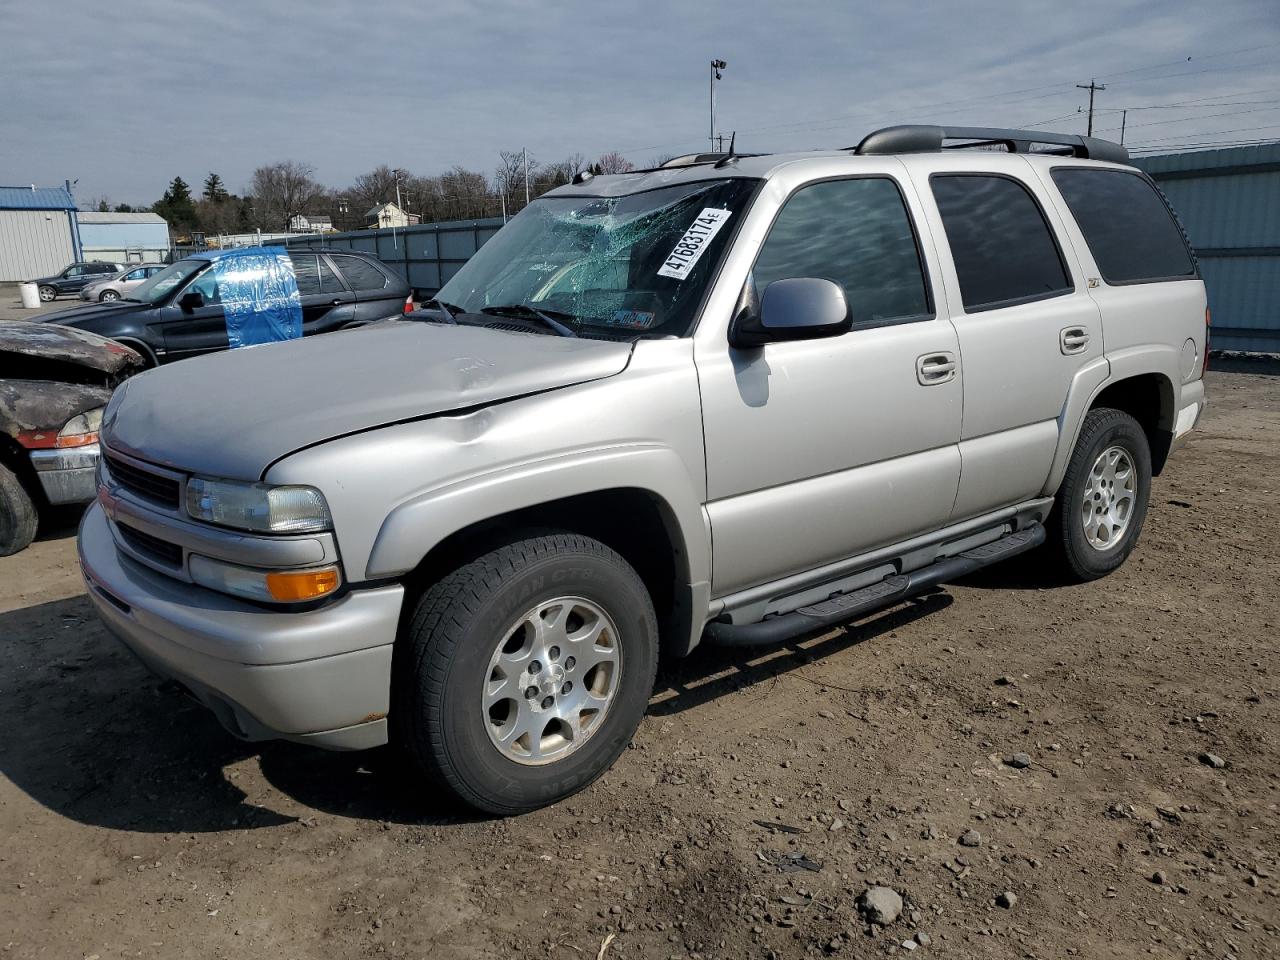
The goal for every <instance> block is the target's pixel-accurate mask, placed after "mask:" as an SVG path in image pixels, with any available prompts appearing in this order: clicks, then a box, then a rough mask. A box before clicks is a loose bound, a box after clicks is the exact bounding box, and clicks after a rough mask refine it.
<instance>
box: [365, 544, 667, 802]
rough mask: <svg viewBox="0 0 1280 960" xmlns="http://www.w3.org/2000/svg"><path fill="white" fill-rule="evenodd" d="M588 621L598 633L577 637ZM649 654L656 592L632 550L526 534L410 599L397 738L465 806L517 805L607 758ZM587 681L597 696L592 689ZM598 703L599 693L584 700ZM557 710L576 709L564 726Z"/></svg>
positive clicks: (631, 717)
mask: <svg viewBox="0 0 1280 960" xmlns="http://www.w3.org/2000/svg"><path fill="white" fill-rule="evenodd" d="M566 598H569V599H567V600H566ZM562 601H563V602H562ZM565 607H568V608H570V609H569V610H567V611H566V610H565V609H564V608H565ZM544 610H545V612H546V616H545V617H541V616H539V612H540V611H544ZM597 614H602V615H603V616H598V615H597ZM533 616H538V617H539V620H540V622H541V623H542V624H544V625H545V626H544V628H543V633H542V635H541V636H542V638H543V639H540V638H539V636H538V635H535V633H534V629H535V628H534V627H533V626H532V621H531V618H532V617H533ZM562 620H563V621H564V622H566V624H567V629H566V630H565V632H559V633H557V629H556V626H555V624H556V623H557V622H558V621H562ZM596 629H599V631H600V632H599V638H600V639H599V641H598V642H597V641H591V640H586V639H583V637H586V636H588V635H589V634H591V632H592V631H594V630H596ZM575 633H576V635H577V639H575V638H574V637H575ZM557 635H558V636H559V637H560V638H561V639H560V641H559V643H556V637H557ZM561 645H563V649H561ZM504 651H505V652H504ZM575 652H576V653H578V654H579V655H581V657H582V660H583V664H586V663H587V662H588V661H589V660H593V659H595V658H597V657H603V658H606V659H607V658H608V657H609V656H612V657H613V662H612V664H611V665H610V664H609V663H607V662H601V663H600V664H599V665H598V666H596V665H592V666H584V665H583V664H578V663H577V661H576V658H575V657H574V656H573V654H574V653H575ZM522 658H523V659H522ZM657 661H658V627H657V619H656V617H655V616H654V611H653V604H652V602H651V601H650V599H649V594H648V592H647V591H646V590H645V586H644V583H643V582H642V581H641V580H640V577H639V576H638V575H637V574H636V572H635V570H633V569H632V568H631V566H630V564H628V563H627V562H626V560H624V559H623V558H622V557H621V556H619V555H618V554H617V553H615V552H614V551H613V550H611V549H609V548H608V547H606V546H605V545H604V544H602V543H600V542H599V541H596V540H592V539H589V538H587V537H583V536H579V535H577V534H571V533H549V534H546V535H533V534H530V535H529V536H527V537H526V538H523V539H519V540H515V541H513V542H511V543H508V544H506V545H504V546H501V547H498V548H497V549H494V550H492V551H490V552H488V553H486V554H484V555H483V556H481V557H479V558H477V559H475V560H473V561H471V562H470V563H467V564H465V565H464V566H462V567H459V568H458V569H456V570H454V571H453V572H452V573H450V574H448V575H447V576H445V577H444V578H443V579H442V580H440V581H438V582H437V583H435V584H434V585H432V586H431V587H430V588H429V589H428V590H427V591H426V592H425V593H424V594H423V596H422V597H421V599H420V600H419V601H418V603H417V606H416V608H415V610H414V613H413V616H412V618H411V620H410V621H409V623H408V624H407V626H406V627H405V629H404V630H403V632H402V635H401V637H400V639H399V641H398V645H397V650H396V656H395V663H394V665H393V670H392V673H393V680H392V706H391V717H390V719H391V723H392V728H393V739H394V740H395V741H396V742H397V743H398V744H399V745H400V746H402V747H403V748H404V749H405V750H406V751H407V753H408V754H409V756H410V757H411V758H412V759H413V761H414V762H415V763H416V764H417V766H418V767H419V768H420V769H421V770H422V771H423V772H424V773H425V774H427V775H428V776H429V777H431V778H432V779H434V780H436V781H438V782H440V783H442V784H443V785H444V786H446V787H447V788H448V789H449V790H450V792H452V793H453V794H454V795H455V796H456V797H458V798H459V799H461V800H462V801H463V802H465V803H467V804H469V805H470V806H472V807H475V808H476V809H478V810H481V811H484V812H486V813H491V814H497V815H500V816H508V815H512V814H519V813H526V812H528V811H531V810H536V809H538V808H539V807H544V806H547V805H548V804H552V803H555V802H557V801H559V800H562V799H564V798H565V797H568V796H570V795H572V794H574V793H577V792H578V791H579V790H582V789H584V788H585V787H587V786H588V785H589V784H591V783H592V782H593V781H594V780H596V778H598V777H599V776H600V775H601V774H603V773H604V772H605V771H606V770H608V769H609V767H611V766H612V765H613V763H614V761H615V760H617V758H618V756H619V755H620V754H621V753H622V751H623V750H624V749H625V748H626V747H627V744H628V743H630V742H631V738H632V736H633V735H634V734H635V731H636V728H637V727H638V726H639V724H640V720H641V719H642V718H643V716H644V712H645V707H646V705H647V703H648V700H649V695H650V693H651V692H652V690H653V682H654V675H655V673H656V670H657ZM533 666H539V667H540V672H539V673H538V674H537V675H536V676H535V675H533V674H530V673H528V672H527V671H528V670H529V669H531V668H532V667H533ZM557 667H559V669H560V671H561V672H560V673H559V675H558V676H557V675H556V673H555V671H556V668H557ZM503 676H505V679H506V683H501V682H500V678H501V677H503ZM575 680H576V682H577V686H574V681H575ZM534 684H536V686H535V685H534ZM570 687H572V689H571V690H568V692H566V689H567V688H570ZM495 689H496V690H497V691H498V693H496V694H492V696H494V697H497V698H499V699H495V700H493V701H492V703H491V702H490V700H489V699H488V698H489V697H490V695H491V691H494V690H495ZM531 690H534V691H537V692H536V696H533V697H530V696H529V695H528V693H529V691H531ZM589 690H590V691H592V692H593V693H595V694H596V695H598V696H604V697H605V700H603V701H602V700H588V691H589ZM506 693H512V694H513V696H512V697H511V698H509V699H501V698H502V696H503V695H504V694H506ZM582 703H588V704H589V705H588V706H587V707H581V706H580V705H581V704H582ZM599 703H607V705H606V706H603V707H602V708H601V709H599V710H597V711H596V712H595V713H592V712H591V706H590V704H599ZM548 704H550V706H548ZM547 710H550V712H546V711H547ZM559 715H568V716H573V717H576V718H577V722H575V725H574V727H575V732H574V735H573V736H569V735H568V732H569V727H567V726H566V725H565V724H564V723H562V722H560V721H559V720H557V719H556V718H557V716H559ZM526 720H527V722H526ZM579 726H580V727H581V730H580V731H579V730H577V729H576V728H577V727H579ZM528 728H532V729H533V730H534V731H537V730H541V731H542V732H541V734H539V735H538V739H537V740H536V741H534V740H533V739H532V737H531V736H529V735H528V734H526V735H524V736H520V735H518V734H517V731H519V730H521V729H528ZM491 731H492V732H491ZM504 731H505V732H506V735H507V736H508V738H509V739H508V740H507V742H506V745H505V746H502V745H499V743H498V742H497V739H495V738H499V737H501V736H503V735H504ZM513 734H516V735H515V736H513ZM535 748H536V749H537V750H538V751H540V753H539V755H537V756H535V755H534V752H533V751H534V749H535Z"/></svg>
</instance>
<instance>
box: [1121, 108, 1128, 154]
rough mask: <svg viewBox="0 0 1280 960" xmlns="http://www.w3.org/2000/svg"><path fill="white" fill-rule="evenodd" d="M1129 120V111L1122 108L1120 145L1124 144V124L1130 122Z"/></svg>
mask: <svg viewBox="0 0 1280 960" xmlns="http://www.w3.org/2000/svg"><path fill="white" fill-rule="evenodd" d="M1128 120H1129V111H1128V110H1121V111H1120V146H1122V147H1123V146H1124V125H1125V124H1126V123H1127V122H1128Z"/></svg>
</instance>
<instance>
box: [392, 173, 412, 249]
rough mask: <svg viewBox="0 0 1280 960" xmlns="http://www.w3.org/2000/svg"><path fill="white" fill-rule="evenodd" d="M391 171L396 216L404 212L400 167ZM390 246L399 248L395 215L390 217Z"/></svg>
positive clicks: (407, 219)
mask: <svg viewBox="0 0 1280 960" xmlns="http://www.w3.org/2000/svg"><path fill="white" fill-rule="evenodd" d="M391 172H392V173H394V174H395V177H396V216H400V215H401V214H403V213H404V207H402V206H400V168H399V167H396V168H395V169H394V170H392V171H391ZM408 222H409V218H408V217H405V223H406V224H407V223H408ZM391 246H393V247H395V248H396V249H397V250H399V249H400V241H399V240H397V239H396V221H395V217H392V219H391Z"/></svg>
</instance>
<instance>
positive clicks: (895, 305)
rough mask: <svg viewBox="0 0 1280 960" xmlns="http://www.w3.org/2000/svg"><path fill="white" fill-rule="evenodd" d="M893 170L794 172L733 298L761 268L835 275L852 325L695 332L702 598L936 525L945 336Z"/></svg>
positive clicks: (949, 398) (761, 284) (950, 351)
mask: <svg viewBox="0 0 1280 960" xmlns="http://www.w3.org/2000/svg"><path fill="white" fill-rule="evenodd" d="M860 160H861V158H860ZM838 169H845V170H847V169H849V167H848V166H845V167H842V168H838ZM856 169H857V170H858V171H867V170H869V169H875V167H874V166H873V165H872V164H870V163H868V162H865V161H863V162H859V163H858V164H857V166H856ZM901 172H902V167H901V165H900V164H897V163H896V162H895V161H892V160H887V161H886V162H885V166H884V172H883V173H877V174H873V175H859V176H845V177H841V178H833V179H828V180H824V181H821V182H814V183H808V184H797V185H796V186H795V188H794V190H793V192H791V193H790V195H789V196H788V197H787V198H786V199H785V201H784V202H783V203H782V206H781V209H780V210H779V211H778V214H777V217H776V220H774V221H773V223H772V226H771V227H770V228H769V230H768V234H767V237H766V239H765V241H764V244H763V246H762V247H761V248H760V253H759V256H758V257H757V258H756V260H755V262H754V264H753V265H752V267H751V272H750V275H749V277H748V279H747V284H748V288H747V289H746V290H745V291H744V300H747V301H750V300H751V299H752V298H754V299H755V302H757V303H758V299H759V296H760V294H761V293H762V292H763V290H764V288H765V287H766V286H768V284H769V283H771V282H773V281H775V280H780V279H784V278H788V277H821V278H824V279H828V280H831V281H834V282H835V283H838V284H840V285H841V287H843V289H844V291H845V295H846V297H847V299H848V302H849V306H850V312H851V313H852V316H853V320H854V325H853V329H852V330H851V331H849V332H848V333H845V334H844V335H842V336H839V337H834V338H829V339H822V340H810V341H803V342H792V343H772V344H768V345H766V346H764V347H761V348H753V349H735V348H733V347H730V346H729V344H728V343H727V342H726V340H725V339H724V334H723V333H719V332H718V333H717V334H716V335H714V336H708V335H703V331H702V330H699V335H698V336H697V337H696V338H695V339H696V342H695V359H696V362H697V367H698V379H699V384H700V389H701V394H702V407H703V421H704V432H705V443H706V455H707V501H708V503H707V514H708V520H709V523H710V526H711V536H712V544H713V549H714V574H713V585H712V593H713V595H714V596H716V597H724V596H726V595H728V594H731V593H734V592H736V591H738V590H742V589H745V588H748V587H751V586H754V585H757V584H761V583H764V582H767V581H771V580H776V579H779V578H781V577H784V576H787V575H790V574H797V573H803V572H804V571H807V570H812V569H814V568H816V567H819V566H821V565H823V564H826V563H830V562H832V561H836V560H839V559H842V558H845V557H849V556H852V555H855V554H857V553H860V552H863V551H866V550H869V549H872V548H874V547H877V546H880V545H885V544H889V543H893V542H896V541H900V540H904V539H907V538H909V537H911V536H913V535H916V534H921V533H925V532H928V531H931V530H935V529H937V528H939V527H941V526H942V525H943V524H944V523H945V522H946V520H947V518H948V516H949V515H950V513H951V508H952V504H953V502H954V500H955V495H956V487H957V483H958V481H959V477H960V455H959V452H958V451H957V447H956V443H957V441H958V440H959V437H960V418H961V402H960V401H961V371H960V363H959V361H960V356H959V345H958V342H957V338H956V333H955V330H954V329H953V328H952V326H951V323H950V322H949V320H948V319H947V317H946V311H945V309H943V308H941V307H940V306H939V305H938V298H937V297H936V296H935V293H934V291H933V289H932V285H931V283H930V279H929V274H930V273H931V272H933V271H932V270H926V268H925V265H926V264H927V263H930V262H931V261H932V258H933V252H932V249H931V248H930V247H928V245H922V244H921V243H920V239H919V236H918V234H917V231H916V230H915V229H914V225H913V222H918V220H919V217H920V212H919V203H918V200H917V199H916V198H915V196H914V193H913V192H912V191H911V189H910V187H909V186H908V187H907V188H906V189H904V185H903V183H902V182H901V178H900V175H901ZM779 179H780V178H779V177H775V178H774V180H773V181H771V182H770V187H771V188H774V189H777V187H778V183H777V181H778V180H779ZM783 183H784V184H785V180H783ZM768 202H769V201H768V199H767V196H766V197H762V198H761V200H759V201H758V202H757V203H758V205H759V204H765V203H768ZM754 213H755V211H753V214H754ZM751 232H752V231H750V230H748V229H745V228H744V239H743V240H742V241H740V242H744V243H750V242H751V241H750V239H749V237H750V235H751ZM731 282H732V281H731ZM703 322H704V323H706V322H707V320H706V319H705V318H704V321H703Z"/></svg>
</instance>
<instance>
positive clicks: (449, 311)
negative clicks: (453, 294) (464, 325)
mask: <svg viewBox="0 0 1280 960" xmlns="http://www.w3.org/2000/svg"><path fill="white" fill-rule="evenodd" d="M428 303H434V304H435V305H436V306H437V307H439V309H440V312H441V313H443V314H444V318H445V322H446V323H452V324H453V325H454V326H455V327H456V326H457V325H458V318H457V317H455V316H454V312H455V311H456V312H458V313H461V312H462V308H461V307H455V306H453V305H452V304H448V303H445V302H444V301H443V300H439V299H437V298H435V297H432V298H431V299H430V300H426V301H424V302H423V304H422V305H423V306H424V307H425V306H426V305H427V304H428Z"/></svg>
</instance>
